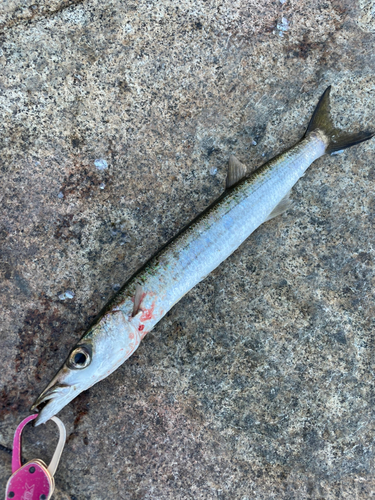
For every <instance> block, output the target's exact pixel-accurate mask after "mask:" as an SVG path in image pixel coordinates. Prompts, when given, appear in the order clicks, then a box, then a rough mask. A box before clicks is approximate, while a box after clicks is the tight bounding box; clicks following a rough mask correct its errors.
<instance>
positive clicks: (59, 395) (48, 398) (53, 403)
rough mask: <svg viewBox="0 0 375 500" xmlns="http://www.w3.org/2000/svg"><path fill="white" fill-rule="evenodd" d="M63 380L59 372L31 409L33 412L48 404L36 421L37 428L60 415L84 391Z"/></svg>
mask: <svg viewBox="0 0 375 500" xmlns="http://www.w3.org/2000/svg"><path fill="white" fill-rule="evenodd" d="M64 368H65V367H64ZM61 378H62V377H61V375H60V372H59V373H58V374H57V375H56V377H54V379H53V380H52V381H51V383H50V384H48V386H47V387H46V388H45V389H44V391H43V392H42V393H41V394H40V396H39V397H38V398H37V400H36V401H35V403H34V404H33V406H32V407H31V410H32V411H34V410H35V409H37V407H38V406H39V405H41V404H42V403H45V402H47V404H46V405H45V406H44V408H43V409H42V410H41V412H40V413H39V416H38V418H37V419H36V421H35V425H36V426H37V425H40V424H45V423H46V422H47V421H48V420H49V419H50V418H52V417H53V416H54V415H56V413H58V412H59V411H60V410H61V409H62V408H64V406H66V405H67V404H68V403H70V401H72V400H73V399H74V398H75V397H76V396H77V395H78V394H79V393H80V392H82V391H83V390H84V389H82V388H80V387H79V386H77V385H69V384H64V383H61V382H59V380H60V379H61Z"/></svg>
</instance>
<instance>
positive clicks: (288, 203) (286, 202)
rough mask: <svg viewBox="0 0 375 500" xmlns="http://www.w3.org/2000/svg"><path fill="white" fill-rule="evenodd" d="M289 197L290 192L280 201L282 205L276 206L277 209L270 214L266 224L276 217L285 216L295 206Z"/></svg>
mask: <svg viewBox="0 0 375 500" xmlns="http://www.w3.org/2000/svg"><path fill="white" fill-rule="evenodd" d="M289 196H290V191H289V193H288V194H287V195H286V196H284V198H283V199H282V200H281V201H280V203H279V204H278V205H276V207H275V208H274V209H273V210H272V212H271V213H270V214H269V216H268V217H267V219H266V220H265V221H264V222H267V221H268V220H271V219H273V218H274V217H277V216H278V215H281V214H283V213H284V212H286V211H287V210H288V209H289V208H290V207H291V206H292V205H293V202H292V200H291V199H290V198H289Z"/></svg>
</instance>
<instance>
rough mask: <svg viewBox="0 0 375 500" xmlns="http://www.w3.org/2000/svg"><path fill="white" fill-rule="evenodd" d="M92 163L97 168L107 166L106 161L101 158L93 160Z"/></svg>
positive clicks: (102, 168)
mask: <svg viewBox="0 0 375 500" xmlns="http://www.w3.org/2000/svg"><path fill="white" fill-rule="evenodd" d="M94 164H95V167H96V168H97V169H98V170H106V169H107V168H108V163H107V162H106V160H103V159H98V160H95V161H94Z"/></svg>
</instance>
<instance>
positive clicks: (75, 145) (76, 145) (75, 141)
mask: <svg viewBox="0 0 375 500" xmlns="http://www.w3.org/2000/svg"><path fill="white" fill-rule="evenodd" d="M71 142H72V146H73V148H79V146H80V144H81V140H80V139H78V137H72V139H71Z"/></svg>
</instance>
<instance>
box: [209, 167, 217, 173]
mask: <svg viewBox="0 0 375 500" xmlns="http://www.w3.org/2000/svg"><path fill="white" fill-rule="evenodd" d="M210 174H211V175H216V174H217V168H215V167H211V168H210Z"/></svg>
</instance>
